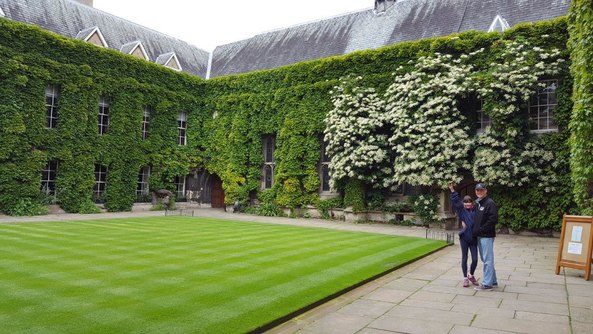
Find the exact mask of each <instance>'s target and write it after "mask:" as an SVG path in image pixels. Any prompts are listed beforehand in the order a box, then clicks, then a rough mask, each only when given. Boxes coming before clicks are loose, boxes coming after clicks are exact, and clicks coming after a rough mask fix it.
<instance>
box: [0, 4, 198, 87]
mask: <svg viewBox="0 0 593 334" xmlns="http://www.w3.org/2000/svg"><path fill="white" fill-rule="evenodd" d="M0 8H2V11H3V12H4V14H5V16H6V18H9V19H12V20H14V21H20V22H25V23H30V24H35V25H37V26H39V27H41V28H44V29H47V30H50V31H53V32H55V33H58V34H60V35H63V36H67V37H71V38H76V37H77V36H79V33H80V32H81V31H85V32H86V35H85V36H84V37H86V36H87V35H88V33H89V32H90V31H92V29H93V28H94V27H98V28H99V29H100V31H101V33H102V34H103V37H104V38H105V41H106V42H107V45H108V47H109V48H112V49H115V50H120V49H121V47H122V46H124V45H126V44H129V43H131V42H134V41H141V42H142V46H143V47H144V49H145V51H146V53H147V54H148V57H149V58H150V60H151V61H153V62H154V61H155V60H156V59H157V58H158V57H159V56H160V55H163V54H167V53H171V52H174V53H175V54H176V55H177V59H178V60H179V63H180V65H181V68H182V69H183V72H187V73H190V74H194V75H198V76H200V77H203V78H205V77H206V72H207V67H208V58H209V52H207V51H204V50H202V49H200V48H198V47H196V46H193V45H191V44H188V43H187V42H184V41H182V40H180V39H177V38H174V37H171V36H168V35H166V34H163V33H160V32H157V31H154V30H151V29H149V28H147V27H144V26H141V25H139V24H136V23H133V22H130V21H127V20H125V19H122V18H120V17H117V16H115V15H111V14H109V13H106V12H103V11H101V10H99V9H96V8H92V7H88V6H85V5H82V4H80V3H77V2H75V1H71V0H0ZM139 10H141V9H139ZM81 34H82V35H84V34H85V33H84V32H83V33H81ZM84 37H83V38H84ZM79 38H80V37H79Z"/></svg>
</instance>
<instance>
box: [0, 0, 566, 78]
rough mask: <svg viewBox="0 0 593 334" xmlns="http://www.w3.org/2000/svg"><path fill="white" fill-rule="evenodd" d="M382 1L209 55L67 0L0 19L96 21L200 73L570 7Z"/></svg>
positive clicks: (72, 30)
mask: <svg viewBox="0 0 593 334" xmlns="http://www.w3.org/2000/svg"><path fill="white" fill-rule="evenodd" d="M386 1H387V3H388V8H387V9H386V10H385V12H383V13H380V14H377V13H375V11H374V9H373V8H369V9H368V10H362V11H358V12H353V13H348V14H343V15H339V16H335V17H332V18H327V19H322V20H318V21H314V22H309V23H303V24H300V25H295V26H292V27H288V28H283V29H278V30H274V31H269V32H265V33H261V34H258V35H255V36H254V37H252V38H249V39H245V40H241V41H237V42H234V43H230V44H226V45H221V46H218V47H216V49H214V51H213V53H212V54H209V53H208V52H206V51H204V50H201V49H199V48H197V47H195V46H193V45H190V44H188V43H186V42H184V41H181V40H179V39H176V38H174V37H171V36H168V35H165V34H162V33H159V32H157V31H154V30H151V29H149V28H146V27H143V26H141V25H138V24H135V23H133V22H130V21H127V20H125V19H122V18H119V17H117V16H114V15H111V14H108V13H105V12H103V11H101V10H98V9H95V8H91V7H87V6H85V5H82V4H79V3H77V2H75V1H73V0H0V8H1V9H2V10H3V11H4V13H5V15H6V17H7V18H10V19H13V20H15V21H21V22H26V23H31V24H35V25H38V26H40V27H42V28H45V29H47V30H50V31H53V32H56V33H58V34H61V35H64V36H68V37H72V38H77V37H78V38H80V36H81V35H84V36H83V37H82V38H84V37H86V36H88V33H90V32H91V31H92V30H93V28H94V27H98V28H99V29H100V31H101V33H102V35H103V37H104V38H105V40H106V42H107V44H108V47H109V48H113V49H116V50H122V46H123V47H124V49H127V48H128V47H129V46H130V45H131V43H132V42H134V41H141V42H142V45H143V46H144V49H145V50H146V52H147V54H148V56H149V58H150V60H151V61H153V62H156V63H157V64H161V63H163V62H166V60H168V59H170V56H171V54H172V53H173V52H174V53H175V55H176V57H177V59H178V60H179V64H180V66H181V68H182V69H183V72H187V73H190V74H194V75H198V76H201V77H204V78H205V77H217V76H223V75H230V74H238V73H244V72H250V71H255V70H261V69H271V68H276V67H280V66H284V65H289V64H294V63H297V62H301V61H306V60H313V59H319V58H325V57H330V56H336V55H344V54H347V53H350V52H353V51H357V50H366V49H375V48H379V47H382V46H387V45H393V44H397V43H400V42H403V41H412V40H418V39H422V38H427V37H438V36H446V35H450V34H452V33H456V32H461V31H468V30H478V31H488V29H489V28H490V25H491V24H492V22H493V20H494V18H495V17H496V16H497V15H499V16H500V17H501V18H502V19H504V20H505V21H506V22H508V24H509V25H510V26H514V25H516V24H518V23H524V22H536V21H542V20H548V19H552V18H555V17H558V16H562V15H566V14H567V12H568V9H569V7H570V0H386ZM393 2H395V3H393ZM371 4H372V1H371V0H369V5H371ZM209 57H210V58H211V65H210V67H209Z"/></svg>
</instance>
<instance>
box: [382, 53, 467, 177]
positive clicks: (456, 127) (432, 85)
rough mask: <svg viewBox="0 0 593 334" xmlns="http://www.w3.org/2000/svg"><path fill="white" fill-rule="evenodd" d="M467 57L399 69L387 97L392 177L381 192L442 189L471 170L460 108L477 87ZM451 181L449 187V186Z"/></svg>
mask: <svg viewBox="0 0 593 334" xmlns="http://www.w3.org/2000/svg"><path fill="white" fill-rule="evenodd" d="M468 59H469V57H467V56H464V57H461V58H458V59H455V60H454V59H453V57H452V56H451V55H443V54H439V53H437V54H435V55H434V56H430V57H420V58H419V59H418V61H417V62H416V63H415V66H414V68H413V70H412V71H411V72H408V73H405V72H404V71H403V69H401V68H400V69H399V72H398V73H396V75H395V77H394V82H393V84H391V85H390V86H389V88H388V89H387V91H386V93H385V99H386V100H387V105H386V115H385V118H386V121H387V123H388V124H389V127H390V129H391V130H392V131H391V136H390V137H389V145H390V146H391V149H392V150H393V153H394V161H393V174H392V175H391V178H387V179H385V180H384V184H383V186H385V187H387V186H391V185H397V184H404V183H407V184H411V185H426V186H431V185H433V184H434V183H435V182H436V183H439V184H440V185H441V186H442V187H443V188H444V187H446V185H447V182H451V181H455V182H459V181H460V180H461V177H460V176H459V171H460V170H462V169H465V170H469V169H470V168H471V166H470V165H469V152H470V149H471V145H472V141H471V138H470V132H469V128H467V127H466V126H464V125H463V124H464V123H466V121H465V116H464V115H462V113H461V112H460V111H459V108H458V103H459V101H460V98H461V97H464V96H466V95H467V94H468V93H469V91H470V90H471V89H472V87H473V81H474V80H473V79H472V77H471V74H472V70H473V66H472V65H471V64H468V61H467V60H468ZM447 180H448V181H447Z"/></svg>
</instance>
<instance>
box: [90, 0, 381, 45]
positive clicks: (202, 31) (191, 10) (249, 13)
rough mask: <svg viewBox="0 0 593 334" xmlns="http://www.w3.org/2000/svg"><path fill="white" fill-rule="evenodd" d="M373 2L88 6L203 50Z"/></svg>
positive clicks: (148, 0) (185, 1) (207, 0)
mask: <svg viewBox="0 0 593 334" xmlns="http://www.w3.org/2000/svg"><path fill="white" fill-rule="evenodd" d="M374 3H375V2H374V0H294V1H282V0H248V1H228V0H167V1H162V0H159V1H155V0H94V7H95V8H97V9H100V10H102V11H105V12H108V13H111V14H113V15H116V16H119V17H122V18H125V19H127V20H129V21H132V22H135V23H138V24H141V25H143V26H146V27H148V28H152V29H154V30H157V31H160V32H162V33H165V34H167V35H171V36H173V37H177V38H179V39H182V40H184V41H186V42H188V43H190V44H193V45H195V46H197V47H199V48H201V49H204V50H206V51H212V50H213V49H214V47H216V46H217V45H222V44H227V43H230V42H235V41H238V40H242V39H245V38H249V37H252V36H254V35H256V34H257V33H261V32H266V31H270V30H276V29H279V28H284V27H289V26H292V25H295V24H299V23H305V22H309V21H314V20H318V19H322V18H327V17H332V16H336V15H339V14H344V13H349V12H353V11H358V10H361V9H369V8H371V7H373V6H374Z"/></svg>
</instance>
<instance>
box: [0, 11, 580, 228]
mask: <svg viewBox="0 0 593 334" xmlns="http://www.w3.org/2000/svg"><path fill="white" fill-rule="evenodd" d="M87 3H88V1H87ZM91 3H92V1H91ZM371 5H372V4H371ZM570 5H571V4H570V1H569V0H555V1H549V0H545V1H544V0H517V1H508V0H485V1H477V0H438V1H428V0H399V1H395V0H385V1H375V3H374V7H371V8H370V9H368V10H365V11H360V12H356V13H349V14H345V15H339V16H336V17H333V18H328V19H324V20H320V21H316V22H311V23H307V24H303V25H297V26H293V27H289V28H285V29H280V30H276V31H272V32H267V33H262V34H259V35H256V36H254V37H252V38H250V39H247V40H243V41H238V42H235V43H231V44H228V45H223V46H219V47H217V48H216V49H215V50H214V51H213V52H212V53H211V54H209V53H207V52H205V51H203V50H200V49H199V48H197V47H194V46H191V45H189V44H187V43H185V42H183V41H180V40H177V39H175V38H172V37H169V36H166V35H164V34H160V33H158V32H155V31H153V30H150V29H148V28H145V27H142V26H139V25H137V24H134V23H132V22H129V21H126V20H123V19H121V18H118V17H115V16H113V15H110V14H108V13H104V12H102V11H99V10H97V9H94V8H92V7H91V6H88V5H84V4H81V3H77V2H75V1H71V0H41V1H29V0H19V1H15V0H0V16H2V17H3V18H1V19H0V59H2V62H0V94H1V95H2V96H4V97H5V99H4V101H3V102H2V104H1V105H0V128H1V129H2V130H1V131H2V142H3V143H2V144H3V145H1V147H2V148H1V149H0V180H1V182H0V211H2V212H5V213H10V214H20V213H23V212H26V211H27V210H28V208H31V207H35V205H37V204H39V203H47V202H51V201H57V202H58V203H59V204H60V206H61V207H62V208H64V209H65V210H66V211H69V212H89V211H90V212H92V211H94V210H96V207H95V204H94V203H97V202H100V203H104V205H105V207H106V208H107V209H108V210H111V211H120V210H130V209H131V208H132V205H133V204H134V203H135V202H137V201H145V200H148V199H150V193H151V191H154V190H157V189H162V188H166V189H169V190H171V191H172V192H175V193H176V197H177V198H178V199H182V198H188V199H189V200H197V201H200V202H203V203H212V206H223V205H224V204H232V203H234V202H235V201H240V202H244V203H247V202H249V201H250V200H253V199H255V198H258V199H259V201H260V202H261V203H263V205H262V207H264V208H267V210H268V212H263V213H266V214H273V213H274V211H275V210H277V209H276V207H277V206H283V207H288V208H299V207H304V206H307V205H316V206H318V207H327V206H331V205H335V203H328V202H327V201H319V198H320V197H325V196H329V197H333V196H335V195H336V194H337V193H340V194H342V198H343V201H344V203H343V204H344V205H345V206H353V207H355V209H356V210H366V209H367V208H369V207H380V206H383V205H384V200H385V199H386V198H389V197H396V198H397V197H398V196H401V195H418V194H421V193H422V194H426V193H431V192H435V191H437V192H438V190H439V189H442V188H443V183H444V182H446V181H450V180H451V179H455V178H456V180H457V181H460V182H461V183H462V184H464V185H466V186H469V185H470V184H471V182H473V181H474V179H480V180H483V181H487V182H490V183H491V184H493V185H496V186H497V187H498V188H494V189H493V190H492V191H493V192H494V193H495V194H496V195H497V197H496V198H497V201H499V202H500V204H501V216H502V223H503V224H504V225H508V226H511V227H513V228H516V229H518V228H539V229H541V228H557V227H558V222H559V219H560V217H561V215H562V213H564V212H567V211H568V210H570V209H571V208H573V207H574V206H575V205H574V202H573V193H572V191H573V183H572V181H571V179H570V166H569V161H570V154H569V137H570V133H571V132H570V131H569V123H570V120H571V118H570V113H571V110H572V102H571V99H570V97H571V94H572V91H573V90H572V78H573V76H572V75H570V73H569V65H570V57H569V53H568V51H567V50H566V48H565V45H566V42H567V41H568V29H567V23H566V19H565V18H562V17H561V16H563V15H566V14H567V13H568V11H569V7H570ZM559 17H560V18H559ZM23 23H25V24H23ZM27 24H32V25H27ZM519 45H523V47H526V48H528V49H525V50H522V51H518V50H519V49H520V47H519ZM509 50H514V52H516V53H509V52H510V51H509ZM522 52H525V54H524V55H522ZM443 55H444V56H443ZM442 56H443V57H442ZM456 58H459V59H462V60H460V61H459V62H458V61H457V60H456ZM518 58H522V59H520V60H519V61H516V60H517V59H518ZM465 59H469V60H465ZM423 64H424V65H423ZM422 66H425V67H422ZM431 66H432V67H431ZM505 66H506V67H505ZM540 67H541V68H540ZM459 68H461V69H463V70H464V71H466V72H465V77H463V76H461V77H460V76H459V72H458V71H459ZM526 68H533V71H532V72H529V73H527V72H525V69H526ZM504 71H516V73H518V75H519V76H518V77H517V79H520V80H518V81H517V80H513V78H514V77H512V76H511V78H509V77H508V76H506V77H505V76H502V75H501V73H503V72H504ZM522 71H523V72H522ZM437 73H441V74H438V75H437ZM513 73H515V72H513ZM411 74H413V75H417V76H418V81H417V82H416V83H415V84H418V83H423V84H425V86H422V85H420V86H418V87H417V88H418V91H421V90H422V89H426V87H432V88H435V89H432V90H430V89H429V90H426V91H427V93H426V96H424V98H423V99H420V100H418V99H417V98H415V97H412V96H411V95H410V94H408V95H406V94H403V95H402V94H400V93H401V92H403V91H405V89H403V87H405V85H406V84H407V85H411V84H412V83H413V82H412V81H409V82H407V81H405V80H404V78H405V77H406V75H411ZM535 74H538V75H537V77H534V75H535ZM441 75H442V77H441ZM437 77H438V78H439V80H441V79H442V78H443V77H446V79H447V80H451V81H450V82H449V84H448V85H445V86H442V83H441V82H440V81H438V80H435V78H437ZM348 78H349V79H348ZM356 78H358V79H356ZM464 78H465V79H467V80H465V81H468V83H463V82H464V80H463V79H464ZM205 79H207V80H205ZM523 79H524V80H523ZM469 81H471V82H472V84H471V85H470V84H469ZM502 83H504V84H502ZM398 85H399V86H398ZM426 85H429V86H426ZM430 85H433V86H430ZM439 85H441V86H439ZM398 87H399V88H398ZM406 87H407V86H406ZM439 87H441V88H442V89H436V88H439ZM443 87H445V88H446V87H455V88H456V89H455V90H447V89H445V88H443ZM457 88H458V89H457ZM513 89H514V90H513ZM447 94H448V95H447ZM393 96H398V99H397V100H394V98H393ZM349 99H351V100H349ZM344 101H347V102H348V103H351V105H357V106H360V108H358V107H357V108H355V110H353V111H352V110H349V109H348V108H344V107H343V104H341V103H342V102H344ZM406 101H407V102H406ZM445 101H448V102H445ZM501 101H502V102H501ZM406 103H407V104H406ZM447 103H449V104H447ZM422 110H424V112H422V113H419V111H422ZM434 110H441V114H435V115H433V116H430V117H432V118H430V117H429V116H427V115H431V112H432V111H434ZM505 110H506V112H505ZM396 111H397V112H396ZM403 111H406V112H403ZM352 112H354V113H356V114H353V113H352ZM344 115H348V116H347V117H344ZM382 115H383V116H382ZM331 117H334V120H336V122H338V123H339V122H348V121H352V120H356V122H354V123H352V124H351V126H350V127H349V128H350V129H357V128H360V129H361V131H360V133H349V132H348V131H349V130H348V127H346V128H344V129H340V128H332V123H331V121H329V120H330V119H331ZM423 117H429V118H423ZM455 117H456V118H457V119H454V118H455ZM351 118H352V119H351ZM405 119H414V120H416V122H411V123H409V124H408V125H405V124H406V123H405V122H403V121H402V120H405ZM431 122H432V123H431ZM444 123H446V124H444ZM340 124H341V123H340ZM417 124H433V125H435V124H436V125H438V127H441V128H440V129H441V130H443V129H449V130H451V129H457V130H456V131H452V132H454V133H456V135H455V136H452V137H446V136H444V137H443V139H442V140H439V139H436V137H435V138H434V139H431V140H434V141H437V142H438V141H442V143H445V144H443V145H441V146H439V145H436V146H434V145H433V144H434V143H432V144H431V145H433V146H434V147H436V151H435V154H434V156H437V157H439V159H441V158H440V155H439V154H438V153H442V152H455V154H456V155H457V156H456V157H455V159H453V160H454V162H452V163H446V161H436V162H435V161H431V162H430V163H427V164H425V166H430V167H431V168H435V169H433V170H430V169H428V168H408V167H406V166H412V165H414V161H415V160H414V157H416V156H417V155H418V154H420V155H422V154H425V152H423V151H421V150H419V151H413V150H410V149H407V148H409V147H411V146H412V147H429V146H427V144H426V143H422V142H418V141H417V139H414V138H413V137H412V136H411V135H409V136H399V135H397V134H399V133H408V132H407V131H408V130H410V129H414V128H415V127H416V125H417ZM436 125H435V126H431V127H430V129H432V130H427V129H420V130H418V131H416V132H414V131H411V130H410V131H411V132H413V133H414V134H418V135H419V137H422V138H430V137H431V136H434V135H435V131H434V130H435V129H437V128H438V127H437V126H436ZM402 126H403V127H402ZM458 130H459V131H458ZM344 136H346V137H347V138H350V139H348V140H346V141H344V139H343V138H346V137H344ZM357 136H358V137H357ZM396 137H397V138H396ZM352 138H355V139H356V140H354V141H351V139H352ZM387 138H390V139H389V140H387ZM349 140H350V141H349ZM458 143H462V144H463V145H457V144H458ZM425 144H426V145H425ZM353 145H354V146H356V149H358V150H359V151H348V149H349V148H350V147H352V146H353ZM373 145H374V146H373ZM400 146H401V147H400ZM369 147H370V148H371V149H369ZM431 147H432V146H431ZM403 148H406V149H403ZM365 150H366V151H365ZM450 150H453V151H450ZM361 152H363V153H365V154H363V155H364V156H365V157H369V156H372V157H373V159H375V160H372V159H371V161H366V160H367V159H366V158H365V159H359V158H357V156H362V155H361V154H360V153H361ZM376 152H383V153H384V154H383V153H382V154H381V155H380V156H379V155H377V154H376ZM549 154H552V155H551V156H550V155H549ZM339 157H341V158H339ZM424 158H427V157H424ZM424 158H422V157H419V158H418V161H422V159H424ZM406 159H408V160H406ZM433 160H435V159H433ZM436 160H438V159H436ZM441 160H442V159H441ZM427 161H428V160H427ZM340 166H342V167H340ZM402 166H403V167H402ZM451 166H454V167H455V168H453V169H454V171H453V172H452V174H451V173H449V172H450V171H451V168H452V167H451ZM379 167H380V168H379ZM340 168H342V169H340ZM445 169H446V170H447V171H448V172H447V173H445V172H444V170H445ZM505 171H509V172H508V173H507V172H505ZM40 175H41V176H40ZM332 175H333V176H334V180H330V176H332ZM336 175H341V176H340V177H336ZM590 179H591V178H590ZM385 180H388V182H386V181H385ZM330 181H331V182H330ZM509 189H513V192H514V193H515V194H516V193H517V192H518V193H520V194H521V195H520V196H516V195H511V191H509ZM40 190H41V191H40ZM40 192H41V194H40ZM441 204H442V207H445V206H446V204H447V203H444V202H443V203H441Z"/></svg>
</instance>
